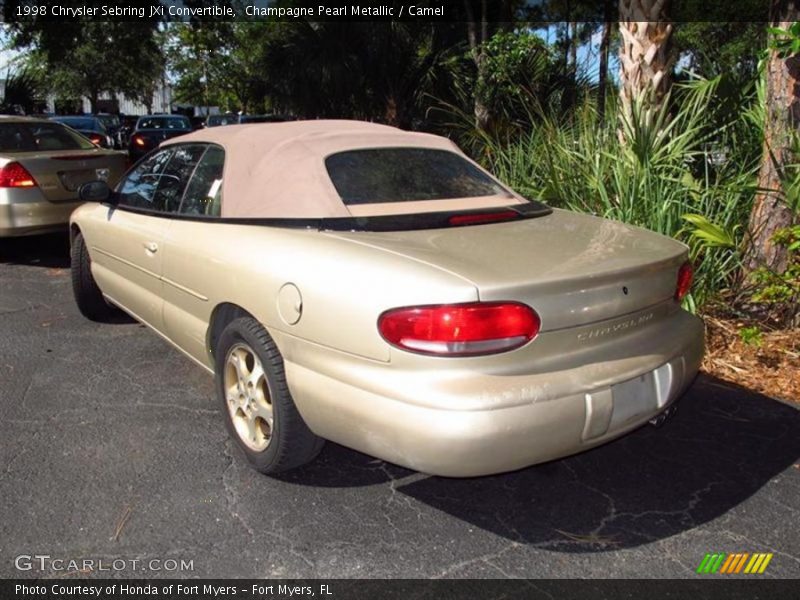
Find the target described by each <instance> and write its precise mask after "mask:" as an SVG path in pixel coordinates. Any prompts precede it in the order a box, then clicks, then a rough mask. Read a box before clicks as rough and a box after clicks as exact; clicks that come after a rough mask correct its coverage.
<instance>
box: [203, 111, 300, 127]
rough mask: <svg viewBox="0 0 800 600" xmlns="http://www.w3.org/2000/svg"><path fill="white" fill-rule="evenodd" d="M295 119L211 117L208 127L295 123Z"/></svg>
mask: <svg viewBox="0 0 800 600" xmlns="http://www.w3.org/2000/svg"><path fill="white" fill-rule="evenodd" d="M295 120H296V119H295V117H291V116H288V115H276V114H271V115H235V114H224V115H211V116H209V117H208V118H207V119H206V127H219V126H220V125H240V124H243V123H281V122H283V121H295Z"/></svg>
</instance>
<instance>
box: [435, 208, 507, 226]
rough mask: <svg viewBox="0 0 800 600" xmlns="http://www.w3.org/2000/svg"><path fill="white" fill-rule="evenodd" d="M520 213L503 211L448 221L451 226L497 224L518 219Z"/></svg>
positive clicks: (469, 215) (459, 217) (462, 216)
mask: <svg viewBox="0 0 800 600" xmlns="http://www.w3.org/2000/svg"><path fill="white" fill-rule="evenodd" d="M518 218H519V213H518V212H516V211H514V210H502V211H498V212H490V213H468V214H465V215H453V216H452V217H450V218H449V219H448V222H449V223H450V225H453V226H456V227H457V226H459V225H479V224H481V223H496V222H498V221H511V220H513V219H518Z"/></svg>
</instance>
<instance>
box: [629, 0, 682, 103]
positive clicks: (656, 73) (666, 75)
mask: <svg viewBox="0 0 800 600" xmlns="http://www.w3.org/2000/svg"><path fill="white" fill-rule="evenodd" d="M667 1H668V0H619V12H620V16H619V19H620V22H619V31H620V35H621V38H622V40H621V42H622V43H621V45H620V51H619V59H620V79H621V87H620V98H621V102H620V110H622V111H623V113H622V114H623V115H624V116H625V117H630V115H631V113H632V105H633V104H634V103H637V104H640V105H642V108H644V109H647V108H651V107H652V108H654V109H657V108H659V107H660V106H661V104H662V103H663V101H664V98H665V97H666V94H667V92H668V91H669V88H670V84H671V74H672V61H673V57H672V55H671V53H670V36H671V35H672V24H671V23H670V22H669V21H668V17H667V11H666V8H667ZM643 112H646V113H649V114H654V113H655V112H657V111H655V110H654V111H646V110H645V111H643Z"/></svg>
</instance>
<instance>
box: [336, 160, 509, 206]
mask: <svg viewBox="0 0 800 600" xmlns="http://www.w3.org/2000/svg"><path fill="white" fill-rule="evenodd" d="M325 167H326V168H327V170H328V176H329V177H330V178H331V181H332V182H333V185H334V187H335V188H336V191H337V192H338V194H339V196H340V197H341V198H342V201H343V202H344V203H345V204H372V203H383V202H413V201H417V200H447V199H452V198H472V197H478V196H508V197H511V195H510V194H509V193H508V192H507V191H506V190H505V189H504V188H503V187H501V186H500V185H499V184H498V183H496V182H495V181H494V180H492V179H491V178H490V177H489V176H488V175H486V174H485V173H484V172H482V171H481V170H480V169H478V168H477V167H475V165H473V164H472V163H470V162H469V161H467V160H465V159H464V158H462V157H461V156H459V155H458V154H455V153H454V152H448V151H446V150H436V149H430V148H370V149H363V150H348V151H347V152H339V153H337V154H332V155H331V156H329V157H328V158H326V159H325Z"/></svg>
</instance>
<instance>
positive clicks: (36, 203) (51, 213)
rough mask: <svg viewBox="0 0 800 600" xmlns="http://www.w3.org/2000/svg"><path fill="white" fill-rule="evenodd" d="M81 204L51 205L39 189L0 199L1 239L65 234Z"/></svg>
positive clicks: (59, 203) (4, 195)
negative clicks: (62, 232) (40, 234)
mask: <svg viewBox="0 0 800 600" xmlns="http://www.w3.org/2000/svg"><path fill="white" fill-rule="evenodd" d="M80 205H81V202H58V203H55V202H48V201H47V200H45V199H44V198H42V195H41V193H40V192H39V191H38V190H36V189H31V190H14V192H13V194H2V195H0V237H15V236H22V235H35V234H38V233H47V232H50V231H61V230H66V228H67V224H68V223H69V216H70V214H72V211H73V210H75V209H76V208H77V207H78V206H80Z"/></svg>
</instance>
